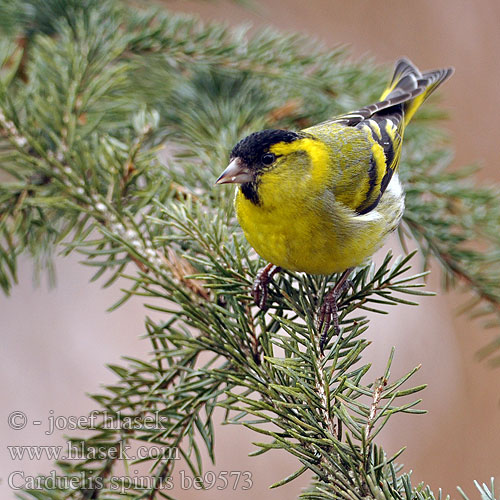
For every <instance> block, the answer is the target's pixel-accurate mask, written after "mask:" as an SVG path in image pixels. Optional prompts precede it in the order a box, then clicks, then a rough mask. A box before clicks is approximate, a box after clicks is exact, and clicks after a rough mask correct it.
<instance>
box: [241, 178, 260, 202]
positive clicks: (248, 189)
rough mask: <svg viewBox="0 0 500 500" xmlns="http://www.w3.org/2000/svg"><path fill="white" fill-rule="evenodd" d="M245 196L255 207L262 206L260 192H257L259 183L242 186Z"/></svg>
mask: <svg viewBox="0 0 500 500" xmlns="http://www.w3.org/2000/svg"><path fill="white" fill-rule="evenodd" d="M241 192H242V193H243V196H244V197H245V198H246V199H247V200H248V201H251V202H252V203H253V204H254V205H260V198H259V191H258V190H257V182H256V181H254V182H245V184H242V185H241Z"/></svg>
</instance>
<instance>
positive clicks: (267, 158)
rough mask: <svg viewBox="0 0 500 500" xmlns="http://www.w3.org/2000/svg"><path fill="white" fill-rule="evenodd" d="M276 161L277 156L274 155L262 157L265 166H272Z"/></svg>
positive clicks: (268, 154) (269, 154)
mask: <svg viewBox="0 0 500 500" xmlns="http://www.w3.org/2000/svg"><path fill="white" fill-rule="evenodd" d="M274 160H276V156H275V155H273V154H272V153H266V154H265V155H262V158H261V161H262V164H263V165H271V164H272V163H274Z"/></svg>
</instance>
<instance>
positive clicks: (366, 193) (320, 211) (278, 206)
mask: <svg viewBox="0 0 500 500" xmlns="http://www.w3.org/2000/svg"><path fill="white" fill-rule="evenodd" d="M452 73H453V68H446V69H439V70H435V71H428V72H425V73H421V72H420V71H419V70H418V69H417V67H416V66H415V65H413V64H412V63H411V62H410V61H409V60H408V59H406V58H402V59H399V60H398V61H397V62H396V67H395V71H394V76H393V77H392V80H391V82H390V84H389V86H388V87H387V89H386V90H385V91H384V92H383V94H382V96H381V97H380V101H379V102H376V103H374V104H371V105H369V106H366V107H364V108H361V109H359V110H357V111H353V112H351V113H347V114H345V115H341V116H338V117H335V118H333V119H331V120H328V121H326V122H324V123H320V124H318V125H314V126H313V127H309V128H306V129H304V130H301V131H299V132H292V131H289V130H263V131H260V132H255V133H253V134H251V135H249V136H248V137H246V138H245V139H243V140H241V141H240V142H239V143H238V144H237V145H236V146H235V147H234V148H233V150H232V152H231V158H230V163H229V166H228V167H227V168H226V170H224V172H223V173H222V175H221V176H220V177H219V178H218V179H217V184H224V183H236V184H239V188H238V190H237V192H236V198H235V207H236V214H237V217H238V221H239V223H240V225H241V227H242V229H243V232H244V233H245V236H246V238H247V240H248V242H249V243H250V245H252V247H253V248H254V249H255V250H256V252H257V253H258V254H259V255H260V256H261V257H262V258H263V259H265V260H267V261H268V262H270V264H269V265H268V266H266V267H265V268H264V269H263V270H262V271H261V272H260V273H259V275H258V276H257V278H256V282H255V285H254V289H253V296H254V298H255V300H256V302H257V304H258V305H259V306H260V307H261V308H264V307H265V303H266V298H267V285H268V283H269V280H270V279H271V277H272V275H273V274H274V273H275V272H276V271H277V270H279V268H284V269H288V270H290V271H303V272H306V273H311V274H331V273H338V272H342V271H344V274H343V275H342V277H341V278H340V280H339V281H338V282H337V284H336V285H335V287H334V288H333V289H332V290H331V291H330V292H329V293H328V294H327V295H326V296H325V299H324V301H323V304H322V306H321V308H320V311H319V314H318V329H319V330H320V331H321V330H322V329H323V327H324V333H323V335H322V337H321V347H322V348H323V344H324V342H325V340H326V332H327V330H328V327H329V324H330V321H331V319H332V317H333V319H334V322H335V328H336V330H337V331H338V318H337V306H336V301H337V298H338V296H339V294H340V293H341V292H342V291H343V289H344V287H345V284H346V282H347V279H348V276H349V274H350V272H351V271H352V269H353V268H354V267H356V266H359V265H360V264H362V263H363V262H364V261H365V260H366V259H367V258H368V257H370V256H371V255H372V254H373V253H374V252H375V251H376V250H377V249H378V248H380V247H381V246H382V244H383V243H384V240H385V239H386V237H387V236H388V235H389V234H390V233H391V232H392V231H394V230H395V229H396V228H397V226H398V224H399V222H400V220H401V217H402V215H403V210H404V191H403V188H402V186H401V183H400V181H399V178H398V165H399V160H400V157H401V146H402V141H403V135H404V130H405V127H406V125H407V124H408V122H409V121H410V120H411V118H412V117H413V115H414V114H415V112H416V111H417V109H418V108H419V107H420V105H421V104H422V103H423V102H424V100H425V99H426V98H427V97H428V96H429V95H430V94H431V93H432V92H434V90H436V89H437V87H438V86H439V85H440V84H441V83H443V82H444V81H445V80H446V79H448V78H449V77H450V76H451V75H452ZM275 266H276V267H275Z"/></svg>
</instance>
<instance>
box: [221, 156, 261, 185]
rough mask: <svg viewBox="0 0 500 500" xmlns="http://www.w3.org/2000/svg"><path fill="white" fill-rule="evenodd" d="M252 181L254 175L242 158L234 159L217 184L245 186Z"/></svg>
mask: <svg viewBox="0 0 500 500" xmlns="http://www.w3.org/2000/svg"><path fill="white" fill-rule="evenodd" d="M251 181H253V175H252V172H251V171H250V169H249V168H248V167H247V166H246V165H245V164H244V163H243V161H242V160H241V159H240V158H234V159H233V160H232V161H231V163H230V164H229V165H228V167H227V168H226V170H224V172H222V174H221V175H220V177H219V178H218V179H217V180H216V181H215V184H229V183H231V184H244V183H245V182H251Z"/></svg>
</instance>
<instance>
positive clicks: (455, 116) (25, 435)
mask: <svg viewBox="0 0 500 500" xmlns="http://www.w3.org/2000/svg"><path fill="white" fill-rule="evenodd" d="M136 3H141V4H143V5H145V4H146V3H150V2H136ZM164 3H165V4H166V5H167V6H168V7H170V8H172V9H174V10H177V11H183V12H189V13H192V12H197V13H199V14H200V15H201V16H202V17H203V18H206V19H216V20H222V21H226V22H227V23H229V24H231V25H233V24H237V23H241V22H251V23H253V25H254V26H268V25H272V26H275V27H277V28H279V29H282V30H288V31H301V32H303V33H309V34H312V35H314V36H316V37H317V38H319V39H320V40H321V41H323V42H324V43H325V44H326V45H328V46H334V45H337V44H339V43H341V44H349V46H350V51H351V53H352V56H353V57H357V56H361V55H365V54H369V55H371V56H373V57H374V58H375V59H376V60H377V61H378V62H380V63H386V64H388V65H390V64H392V62H393V61H394V60H395V59H396V58H397V57H398V56H401V55H407V56H408V57H410V58H411V59H412V60H413V61H414V62H415V63H416V64H417V65H418V66H420V67H421V68H422V69H431V68H435V67H440V66H447V65H453V66H455V68H456V74H455V75H454V76H453V78H452V79H451V80H450V81H449V82H447V83H446V85H445V86H444V87H443V89H442V91H441V95H442V107H443V108H444V109H446V110H447V111H448V112H449V114H450V120H449V121H448V122H447V123H446V124H445V126H446V128H448V130H449V132H450V134H451V138H452V142H453V144H454V147H455V150H456V159H455V165H456V166H460V165H464V164H467V163H471V162H480V163H481V164H482V165H484V168H483V170H482V172H481V174H480V175H479V177H480V178H481V179H482V180H483V181H497V182H499V181H500V173H499V170H498V165H499V163H500V162H499V160H500V152H499V151H500V150H499V147H498V130H497V126H496V115H497V113H498V111H500V92H499V91H498V87H499V84H498V82H499V81H500V63H499V61H498V56H497V51H498V48H499V47H500V2H498V0H496V1H495V0H482V1H479V2H470V1H466V0H442V1H439V2H436V1H432V0H420V1H419V2H402V1H400V0H398V1H396V0H385V1H383V2H373V1H369V0H354V1H351V2H346V1H345V0H309V1H308V2H305V1H304V0H268V1H266V2H264V1H261V2H256V4H255V5H256V8H255V9H254V10H248V9H244V8H242V7H240V6H238V5H236V4H234V3H232V2H225V1H218V2H216V1H214V2H209V1H205V2H201V1H200V2H191V1H182V0H174V1H166V2H164ZM391 245H392V246H393V247H394V249H395V251H396V252H398V251H399V248H398V244H397V243H396V241H395V240H392V241H391V242H390V243H389V244H388V245H387V246H386V248H387V247H388V246H391ZM383 252H385V250H383ZM57 268H58V286H57V288H56V289H55V290H50V291H48V289H47V287H46V286H45V285H43V286H42V287H40V288H38V289H34V288H33V285H32V280H31V275H32V273H31V264H30V263H29V262H28V261H25V262H24V265H23V269H22V272H21V276H20V284H19V286H17V287H16V288H15V290H14V293H13V294H12V297H10V298H9V299H5V298H2V299H1V303H0V317H1V319H2V320H1V328H2V332H1V334H2V339H3V340H2V350H1V363H0V377H1V380H2V389H1V394H0V396H1V400H2V401H3V405H2V414H1V415H0V422H1V424H0V434H1V436H2V443H3V445H2V448H1V451H0V453H1V455H0V470H1V473H0V479H1V480H2V482H1V483H0V491H1V493H2V498H12V497H13V494H12V492H11V491H10V490H9V488H8V486H7V484H6V480H7V476H8V474H9V473H11V472H12V471H16V470H18V471H21V470H22V471H24V472H25V473H26V474H27V475H31V474H36V473H38V472H44V473H48V472H49V471H50V470H52V469H53V467H52V465H51V463H50V461H48V460H24V461H22V462H20V461H12V460H11V459H10V457H9V455H8V454H7V451H6V448H5V446H6V445H16V444H32V445H35V444H48V445H57V444H62V443H63V438H62V434H63V432H57V433H55V434H54V435H52V436H48V435H46V434H45V433H44V432H45V430H46V427H45V426H43V428H40V427H36V426H33V425H28V427H27V428H26V429H24V430H22V431H13V430H10V429H9V428H8V426H7V424H6V418H7V415H8V414H9V413H10V412H11V411H13V410H21V411H23V412H25V413H26V414H27V415H28V417H29V419H30V421H32V420H36V419H40V420H43V421H44V422H46V421H47V417H48V416H49V415H51V413H50V411H53V414H54V415H85V414H86V413H87V412H88V411H89V410H91V409H93V405H92V402H91V401H90V400H89V399H88V398H87V397H86V396H85V391H89V392H97V391H98V390H99V385H100V384H102V383H106V382H110V381H112V380H113V375H112V374H111V373H110V372H109V371H108V370H106V369H105V368H104V363H109V362H113V363H116V362H118V360H119V357H120V356H121V355H134V356H140V355H143V354H144V355H145V353H146V352H147V350H148V349H149V346H148V345H147V344H146V341H140V340H139V336H140V335H141V333H142V331H143V330H142V321H143V317H144V310H143V308H142V307H141V305H140V303H139V302H133V301H131V302H129V303H127V304H126V305H125V306H124V307H123V308H122V309H121V310H119V311H118V312H116V313H113V314H111V315H110V314H107V313H106V312H105V309H106V308H107V307H108V306H109V305H110V304H111V303H112V302H113V301H114V299H115V298H116V296H117V293H118V286H117V287H115V288H114V289H111V290H101V289H100V288H99V287H98V286H96V285H95V284H90V285H89V284H88V279H89V277H90V276H91V272H90V270H89V269H87V268H84V267H83V266H81V265H79V264H78V259H77V258H76V257H72V258H70V259H66V260H58V262H57ZM438 287H439V279H438V275H437V273H434V276H432V277H431V279H430V280H429V288H430V289H433V290H437V289H438ZM461 300H463V297H460V296H458V295H456V294H455V295H441V296H440V297H436V298H426V299H424V300H422V301H421V304H422V305H421V306H420V307H418V308H415V307H405V306H401V307H398V308H395V309H394V310H393V311H391V314H390V315H389V316H386V317H377V318H375V319H374V321H373V324H372V328H371V329H370V331H369V333H368V334H369V335H370V337H371V338H372V339H373V344H372V346H371V347H370V351H369V353H368V357H370V358H371V359H372V360H373V364H374V368H373V371H372V378H376V377H377V376H379V375H380V374H381V371H382V369H383V366H384V364H385V361H386V359H387V356H388V355H389V351H390V348H391V346H393V345H394V346H396V360H395V363H394V368H393V374H394V376H398V375H401V374H402V373H403V372H404V371H406V370H407V369H409V368H410V367H412V366H415V365H418V364H420V363H421V364H422V369H421V370H420V372H419V373H418V375H417V376H416V377H415V380H414V383H415V384H417V383H424V382H425V383H428V384H429V387H428V388H427V389H426V390H425V391H424V393H422V394H423V399H424V401H423V403H422V404H421V407H422V408H426V409H428V411H429V413H428V414H427V415H423V416H422V415H419V416H402V417H401V416H400V417H396V418H394V419H393V421H392V423H391V424H389V426H388V427H387V428H386V430H385V432H384V433H383V435H382V436H381V438H380V442H381V444H382V445H383V446H384V447H385V448H386V449H387V451H388V452H395V451H397V450H398V449H399V448H400V447H401V446H407V447H408V449H407V451H406V452H405V453H404V454H403V456H402V457H401V458H400V462H402V463H404V464H406V469H407V470H410V469H412V470H413V480H414V482H415V483H416V482H419V481H425V482H426V483H428V484H429V485H430V486H431V487H432V489H433V490H434V491H436V490H437V489H438V488H439V487H441V488H443V490H444V493H446V494H451V495H452V497H454V498H458V493H457V492H456V489H455V487H456V485H457V484H460V485H461V486H462V487H463V488H464V489H465V490H466V492H468V493H469V494H471V496H472V495H474V496H476V497H477V494H476V492H475V490H474V488H473V486H472V480H473V479H477V480H479V481H488V480H489V477H490V476H495V475H496V476H497V477H499V478H500V406H499V400H500V371H499V370H498V369H497V370H491V369H489V368H488V367H487V366H485V364H479V363H478V362H476V361H475V359H474V353H475V351H476V350H477V349H478V348H479V347H481V346H483V345H484V344H485V343H486V342H487V341H488V340H489V339H491V338H492V336H493V335H494V334H495V333H498V332H485V331H484V330H482V329H481V327H480V326H479V325H477V324H473V323H470V322H469V321H467V320H466V319H464V318H463V317H458V318H457V317H456V316H455V314H454V310H455V309H456V307H457V306H458V304H460V301H461ZM252 440H261V436H257V435H255V434H253V433H252V432H250V431H247V430H245V429H243V428H239V427H233V426H226V427H219V428H218V429H217V444H216V452H217V463H216V465H213V466H211V465H210V464H209V463H208V461H207V466H206V469H207V470H213V471H215V472H218V471H235V470H248V471H251V473H252V479H253V487H252V488H251V489H250V490H248V491H242V490H241V489H240V488H238V489H237V490H236V491H233V490H231V489H227V490H224V491H215V490H211V491H207V492H201V491H195V490H193V489H191V490H184V491H182V490H181V489H178V490H177V492H176V495H177V497H178V498H182V499H192V498H193V499H194V498H203V499H212V498H227V499H229V498H256V497H257V496H260V497H261V498H266V499H267V498H269V499H285V498H286V499H289V498H295V497H296V496H297V495H298V493H299V492H300V489H301V487H303V486H306V485H307V483H308V478H306V477H304V476H303V477H302V478H300V479H299V480H297V481H296V482H294V483H292V484H290V485H288V486H286V487H284V488H280V489H277V490H271V491H270V490H268V489H267V487H268V486H269V484H271V483H272V482H274V481H276V480H278V479H280V478H282V477H284V476H286V475H288V474H289V473H291V472H293V471H294V470H296V468H297V464H296V462H295V460H294V459H293V458H292V457H290V456H287V455H285V454H284V453H279V452H276V453H274V454H269V453H268V454H266V455H264V456H261V457H258V458H248V457H247V454H248V453H249V452H250V451H252V450H253V449H254V448H253V446H252V445H251V441H252ZM180 468H184V467H182V466H181V467H180ZM174 479H176V477H175V476H174ZM176 482H177V481H176Z"/></svg>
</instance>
